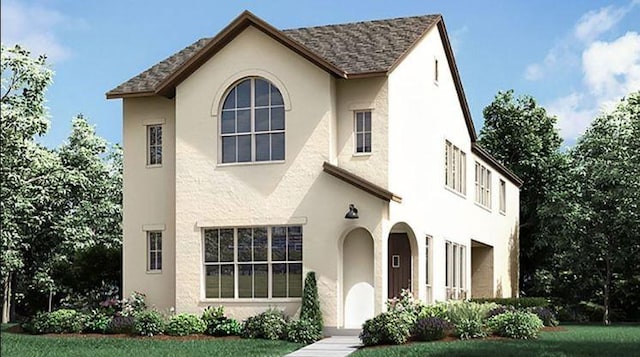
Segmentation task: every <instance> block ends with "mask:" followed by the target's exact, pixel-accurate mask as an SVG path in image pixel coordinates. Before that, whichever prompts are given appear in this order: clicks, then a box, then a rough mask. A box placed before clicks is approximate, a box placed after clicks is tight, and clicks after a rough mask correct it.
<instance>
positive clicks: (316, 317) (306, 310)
mask: <svg viewBox="0 0 640 357" xmlns="http://www.w3.org/2000/svg"><path fill="white" fill-rule="evenodd" d="M300 320H307V321H309V322H311V323H312V324H313V325H314V326H315V329H316V330H317V331H322V328H323V327H324V323H323V321H322V311H320V298H318V284H317V281H316V273H314V272H312V271H310V272H308V273H307V276H306V277H305V279H304V290H303V292H302V308H301V310H300Z"/></svg>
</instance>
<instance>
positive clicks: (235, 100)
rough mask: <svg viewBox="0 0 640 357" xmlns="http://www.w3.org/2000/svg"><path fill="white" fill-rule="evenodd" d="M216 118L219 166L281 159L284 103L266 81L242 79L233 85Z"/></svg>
mask: <svg viewBox="0 0 640 357" xmlns="http://www.w3.org/2000/svg"><path fill="white" fill-rule="evenodd" d="M220 118H221V123H220V138H221V141H222V146H221V149H222V158H221V161H222V163H232V162H259V161H281V160H284V150H285V145H284V102H283V100H282V94H281V93H280V91H279V90H278V88H277V87H276V86H274V85H273V84H271V83H270V82H269V81H267V80H265V79H262V78H246V79H243V80H241V81H240V82H238V83H237V84H235V85H234V86H233V88H231V90H229V91H228V93H227V96H226V97H225V99H224V104H223V105H222V115H221V116H220Z"/></svg>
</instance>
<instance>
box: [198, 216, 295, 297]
mask: <svg viewBox="0 0 640 357" xmlns="http://www.w3.org/2000/svg"><path fill="white" fill-rule="evenodd" d="M204 267H205V296H206V297H207V298H214V299H216V298H272V297H273V298H287V297H301V296H302V227H301V226H289V227H254V228H222V229H205V230H204Z"/></svg>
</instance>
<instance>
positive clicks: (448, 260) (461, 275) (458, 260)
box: [445, 241, 467, 299]
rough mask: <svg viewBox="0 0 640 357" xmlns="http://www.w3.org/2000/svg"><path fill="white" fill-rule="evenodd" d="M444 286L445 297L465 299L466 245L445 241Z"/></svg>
mask: <svg viewBox="0 0 640 357" xmlns="http://www.w3.org/2000/svg"><path fill="white" fill-rule="evenodd" d="M445 254H446V257H445V287H446V289H447V299H465V298H466V292H467V290H466V289H467V247H466V246H464V245H462V244H458V243H452V242H449V241H447V242H445Z"/></svg>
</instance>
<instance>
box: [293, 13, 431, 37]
mask: <svg viewBox="0 0 640 357" xmlns="http://www.w3.org/2000/svg"><path fill="white" fill-rule="evenodd" d="M437 16H440V17H442V14H440V13H433V14H424V15H415V16H398V17H392V18H383V19H375V20H364V21H352V22H343V23H339V24H326V25H315V26H305V27H292V28H286V29H280V31H282V32H286V31H296V30H307V29H317V28H331V27H340V26H349V25H358V24H367V23H380V22H389V21H394V20H406V19H417V18H422V17H437Z"/></svg>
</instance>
